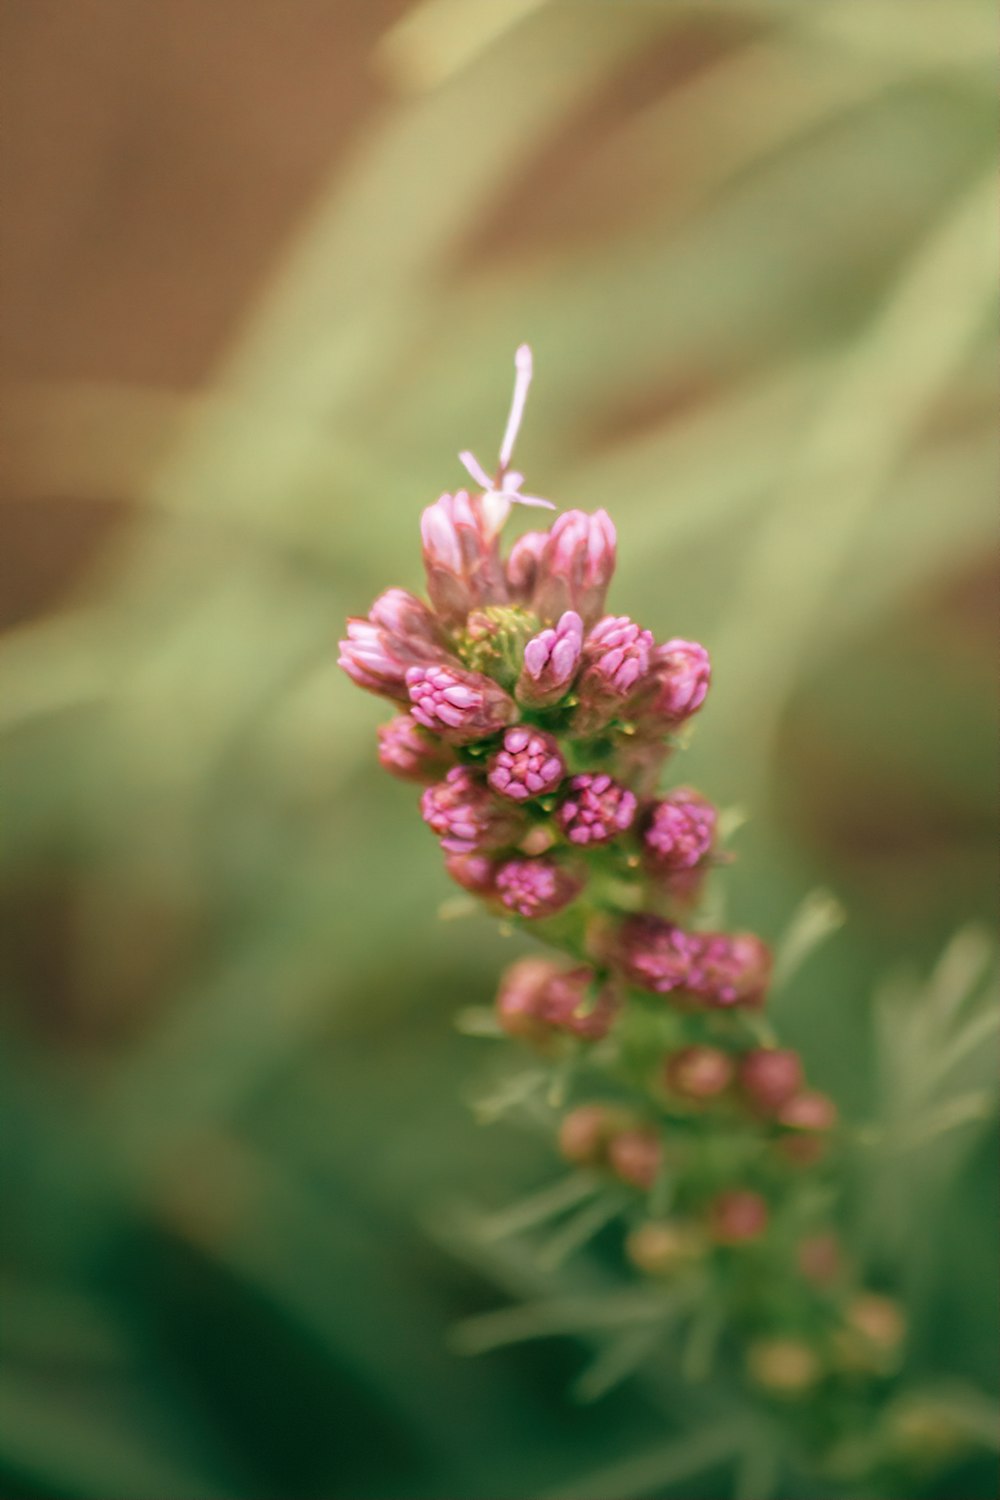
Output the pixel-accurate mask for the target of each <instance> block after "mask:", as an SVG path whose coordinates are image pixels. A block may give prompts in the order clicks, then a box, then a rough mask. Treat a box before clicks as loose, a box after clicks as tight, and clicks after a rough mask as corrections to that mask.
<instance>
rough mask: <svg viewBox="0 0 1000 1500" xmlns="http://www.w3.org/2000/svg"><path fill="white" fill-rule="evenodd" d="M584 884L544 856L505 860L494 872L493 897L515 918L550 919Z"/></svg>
mask: <svg viewBox="0 0 1000 1500" xmlns="http://www.w3.org/2000/svg"><path fill="white" fill-rule="evenodd" d="M583 885H584V882H583V880H582V879H580V877H579V876H578V875H577V874H576V873H575V872H574V871H571V870H569V869H568V868H567V867H566V866H565V865H561V864H558V863H557V862H556V861H555V860H554V859H547V858H546V857H545V856H544V855H543V856H542V857H540V858H538V859H509V860H508V861H507V862H506V864H504V865H501V867H500V869H499V870H498V871H497V894H498V895H499V897H500V900H501V901H502V902H503V904H504V906H506V907H508V909H509V910H510V911H513V912H516V913H517V915H518V916H519V917H527V918H537V917H552V916H555V914H556V912H558V911H562V909H563V907H564V906H568V905H569V903H570V902H571V901H573V900H575V899H576V897H577V896H578V895H579V894H580V892H581V891H582V890H583Z"/></svg>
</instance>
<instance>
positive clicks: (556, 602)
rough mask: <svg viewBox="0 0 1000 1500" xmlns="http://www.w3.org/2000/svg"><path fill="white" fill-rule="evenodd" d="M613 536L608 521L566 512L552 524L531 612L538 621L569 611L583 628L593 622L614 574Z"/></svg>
mask: <svg viewBox="0 0 1000 1500" xmlns="http://www.w3.org/2000/svg"><path fill="white" fill-rule="evenodd" d="M615 560H616V537H615V528H614V526H613V524H612V521H611V517H610V516H609V515H608V514H607V512H606V511H603V510H599V511H596V512H595V513H594V515H592V516H589V515H587V514H586V513H585V512H584V511H582V510H567V511H565V512H564V513H563V514H562V515H561V516H559V517H558V518H557V520H555V521H554V522H553V524H552V530H551V531H550V532H549V540H548V545H547V547H546V548H545V551H544V553H543V554H542V557H541V560H540V563H539V567H538V579H537V582H536V585H535V592H534V598H533V607H534V610H535V613H536V614H538V615H540V616H541V618H542V619H543V620H557V619H558V618H559V616H560V615H561V614H564V613H565V612H566V610H568V609H572V610H575V611H576V613H577V614H578V615H580V616H581V618H582V619H583V623H584V624H585V625H591V624H593V622H594V621H595V620H597V619H598V618H599V616H600V614H601V611H602V610H603V608H604V597H605V595H606V594H607V591H608V585H609V583H610V582H611V577H612V574H613V573H614V571H615Z"/></svg>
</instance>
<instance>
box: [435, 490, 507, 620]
mask: <svg viewBox="0 0 1000 1500" xmlns="http://www.w3.org/2000/svg"><path fill="white" fill-rule="evenodd" d="M497 521H498V514H497V512H496V508H495V507H494V506H492V505H491V504H490V503H489V502H488V501H487V499H486V497H484V496H480V495H469V494H468V493H467V492H466V491H465V490H459V491H458V492H457V493H456V494H454V495H442V496H441V498H440V499H439V500H437V501H436V502H435V503H434V504H433V505H429V506H428V507H427V509H426V510H425V511H424V513H423V515H422V516H421V518H420V535H421V539H422V541H423V552H424V567H425V568H426V570H427V592H428V593H429V594H430V596H431V603H432V604H433V605H434V608H435V609H436V610H437V612H438V614H439V615H440V616H441V618H442V619H443V620H445V621H448V622H449V623H454V622H456V621H458V620H464V619H465V617H466V615H467V614H468V613H469V611H470V610H471V609H475V608H476V607H477V606H478V605H483V604H505V603H506V602H507V583H506V579H505V577H504V571H503V564H502V563H501V561H500V547H499V543H498V540H497V535H498V525H497Z"/></svg>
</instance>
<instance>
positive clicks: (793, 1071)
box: [740, 1047, 802, 1115]
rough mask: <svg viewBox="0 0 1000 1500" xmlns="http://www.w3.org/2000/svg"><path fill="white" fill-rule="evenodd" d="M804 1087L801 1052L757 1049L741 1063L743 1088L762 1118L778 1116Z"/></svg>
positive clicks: (769, 1048)
mask: <svg viewBox="0 0 1000 1500" xmlns="http://www.w3.org/2000/svg"><path fill="white" fill-rule="evenodd" d="M801 1087H802V1063H801V1061H800V1059H799V1055H798V1053H797V1052H789V1051H788V1050H786V1049H784V1048H781V1047H755V1048H754V1049H753V1051H751V1052H748V1053H747V1054H746V1056H745V1057H744V1059H743V1061H742V1062H741V1063H740V1088H741V1089H742V1090H743V1093H744V1095H745V1097H746V1099H747V1101H748V1103H750V1104H751V1105H752V1106H753V1107H754V1109H756V1110H758V1111H759V1112H760V1113H761V1114H764V1115H773V1114H777V1112H778V1110H780V1109H781V1108H782V1106H783V1105H785V1104H787V1103H788V1101H789V1100H790V1099H791V1098H792V1097H793V1095H795V1094H797V1093H798V1091H799V1089H800V1088H801Z"/></svg>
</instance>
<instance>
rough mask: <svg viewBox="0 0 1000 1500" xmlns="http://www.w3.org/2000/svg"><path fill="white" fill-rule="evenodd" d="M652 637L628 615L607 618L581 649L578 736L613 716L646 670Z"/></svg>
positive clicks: (578, 683)
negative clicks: (581, 665) (581, 664)
mask: <svg viewBox="0 0 1000 1500" xmlns="http://www.w3.org/2000/svg"><path fill="white" fill-rule="evenodd" d="M652 648H653V637H652V634H651V632H650V631H648V630H643V629H641V628H640V626H638V625H636V623H635V621H634V620H630V619H629V618H628V616H627V615H606V616H605V618H604V619H603V620H601V622H600V623H599V624H598V625H595V626H594V629H593V630H592V631H591V632H590V635H589V636H588V637H587V639H586V641H585V642H584V647H583V670H582V672H581V674H580V678H579V681H578V682H577V685H576V695H577V697H578V698H579V700H580V705H579V707H578V709H577V711H576V713H575V715H574V718H573V727H574V729H576V731H577V733H579V734H594V733H595V732H596V731H597V730H599V729H603V728H604V727H605V725H607V724H609V723H610V722H611V720H612V719H613V718H614V717H615V716H616V714H617V713H618V712H619V710H620V709H621V708H622V705H623V704H624V703H625V700H626V699H627V698H629V697H630V696H631V695H632V694H633V692H634V691H635V689H636V687H637V685H638V684H639V683H641V682H642V681H643V679H644V678H645V676H646V674H647V672H648V670H649V661H650V652H651V651H652Z"/></svg>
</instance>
